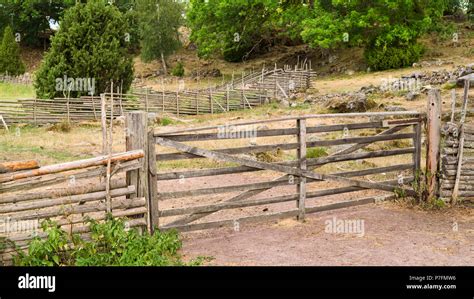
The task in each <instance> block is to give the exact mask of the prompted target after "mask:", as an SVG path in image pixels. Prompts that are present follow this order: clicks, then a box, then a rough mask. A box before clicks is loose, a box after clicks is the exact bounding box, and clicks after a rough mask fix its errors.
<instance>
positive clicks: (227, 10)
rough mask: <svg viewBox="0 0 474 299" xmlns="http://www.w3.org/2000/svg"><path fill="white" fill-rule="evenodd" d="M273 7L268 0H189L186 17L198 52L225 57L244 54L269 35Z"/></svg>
mask: <svg viewBox="0 0 474 299" xmlns="http://www.w3.org/2000/svg"><path fill="white" fill-rule="evenodd" d="M277 7H278V3H277V1H272V0H255V1H247V0H208V1H204V0H191V2H190V5H189V8H188V13H187V19H188V25H189V26H190V27H191V30H192V33H191V40H192V41H194V42H195V43H196V44H197V45H198V55H199V56H201V57H209V56H211V55H213V54H218V55H221V56H223V57H224V58H225V59H226V60H227V61H241V60H242V59H243V58H246V57H248V56H249V55H250V54H251V53H252V51H254V50H255V47H259V46H260V44H261V43H262V42H264V41H265V40H266V39H269V38H270V35H271V34H272V32H273V26H272V25H271V24H272V21H271V18H272V16H273V13H274V12H275V9H276V8H277Z"/></svg>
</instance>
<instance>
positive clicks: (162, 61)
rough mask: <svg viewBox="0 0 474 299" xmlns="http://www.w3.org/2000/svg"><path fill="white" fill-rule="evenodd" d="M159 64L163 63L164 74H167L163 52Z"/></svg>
mask: <svg viewBox="0 0 474 299" xmlns="http://www.w3.org/2000/svg"><path fill="white" fill-rule="evenodd" d="M161 64H163V70H164V71H165V75H168V68H167V67H166V61H165V55H163V52H161Z"/></svg>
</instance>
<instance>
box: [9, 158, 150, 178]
mask: <svg viewBox="0 0 474 299" xmlns="http://www.w3.org/2000/svg"><path fill="white" fill-rule="evenodd" d="M143 155H144V152H143V150H137V151H129V152H125V153H118V154H114V155H112V157H111V158H110V160H111V162H112V163H117V162H125V161H131V160H135V159H139V158H142V157H143ZM108 159H109V157H108V156H100V157H96V158H91V159H84V160H78V161H73V162H67V163H62V164H55V165H48V166H43V167H40V168H38V169H34V170H29V171H25V172H21V173H12V174H3V175H0V183H4V182H8V181H14V180H19V179H24V178H30V177H35V176H41V175H47V174H54V173H59V172H63V171H69V170H76V169H83V168H88V167H93V166H102V165H106V164H107V161H108Z"/></svg>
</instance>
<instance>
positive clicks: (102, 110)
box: [100, 93, 107, 155]
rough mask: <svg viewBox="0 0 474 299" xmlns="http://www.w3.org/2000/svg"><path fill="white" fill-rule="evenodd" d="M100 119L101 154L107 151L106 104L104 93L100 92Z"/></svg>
mask: <svg viewBox="0 0 474 299" xmlns="http://www.w3.org/2000/svg"><path fill="white" fill-rule="evenodd" d="M100 121H101V125H102V154H104V155H105V154H106V152H107V105H106V101H105V94H103V93H102V94H100Z"/></svg>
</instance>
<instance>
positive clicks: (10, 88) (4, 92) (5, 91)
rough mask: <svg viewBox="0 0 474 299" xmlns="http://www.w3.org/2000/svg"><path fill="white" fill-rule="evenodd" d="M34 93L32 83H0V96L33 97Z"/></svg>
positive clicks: (11, 97)
mask: <svg viewBox="0 0 474 299" xmlns="http://www.w3.org/2000/svg"><path fill="white" fill-rule="evenodd" d="M35 97H36V93H35V89H34V87H33V86H32V85H25V84H12V83H0V98H8V99H16V98H35Z"/></svg>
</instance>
